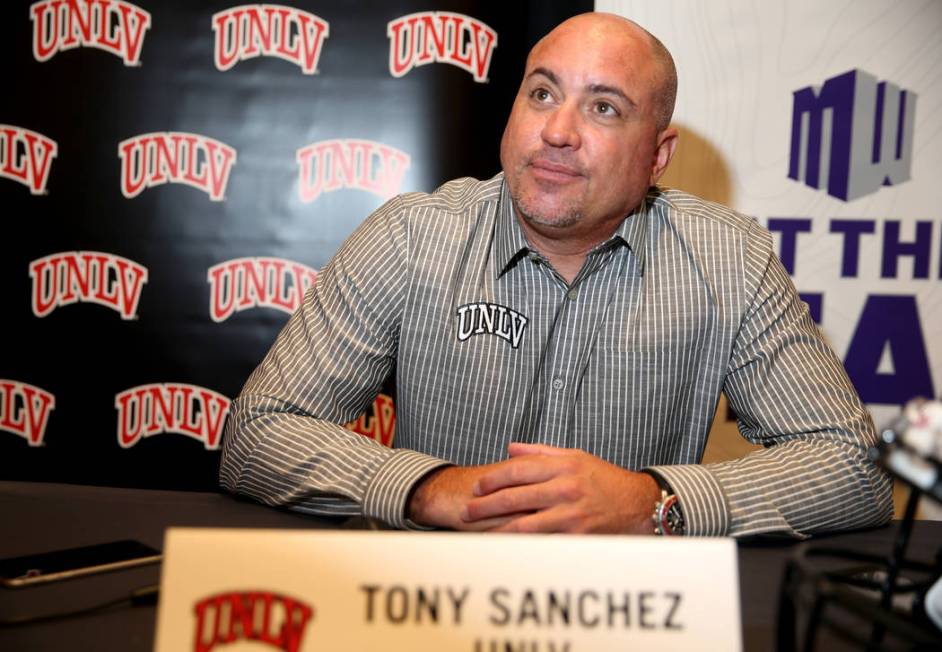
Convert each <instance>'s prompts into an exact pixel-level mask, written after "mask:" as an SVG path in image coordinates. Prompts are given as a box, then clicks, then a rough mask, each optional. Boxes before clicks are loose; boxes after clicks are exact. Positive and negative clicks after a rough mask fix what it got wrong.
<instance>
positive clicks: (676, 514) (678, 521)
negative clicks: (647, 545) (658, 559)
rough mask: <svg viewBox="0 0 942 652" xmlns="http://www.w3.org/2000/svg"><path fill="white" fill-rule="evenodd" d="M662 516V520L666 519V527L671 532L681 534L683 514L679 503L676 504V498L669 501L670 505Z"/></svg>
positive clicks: (682, 530)
mask: <svg viewBox="0 0 942 652" xmlns="http://www.w3.org/2000/svg"><path fill="white" fill-rule="evenodd" d="M664 516H665V518H664V520H665V521H666V523H667V527H668V529H669V530H670V533H671V534H683V532H684V515H683V514H682V513H681V511H680V504H678V502H677V499H676V498H675V499H674V501H673V502H672V503H671V506H670V507H669V508H668V510H667V514H665V515H664Z"/></svg>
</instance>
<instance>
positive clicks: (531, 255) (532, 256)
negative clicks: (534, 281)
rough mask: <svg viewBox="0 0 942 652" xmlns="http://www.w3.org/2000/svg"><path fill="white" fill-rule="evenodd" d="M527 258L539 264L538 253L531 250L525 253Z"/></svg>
mask: <svg viewBox="0 0 942 652" xmlns="http://www.w3.org/2000/svg"><path fill="white" fill-rule="evenodd" d="M527 258H529V259H530V260H532V261H533V263H534V264H536V265H539V264H540V263H541V262H542V261H541V260H540V254H538V253H536V252H535V251H531V252H530V253H528V254H527Z"/></svg>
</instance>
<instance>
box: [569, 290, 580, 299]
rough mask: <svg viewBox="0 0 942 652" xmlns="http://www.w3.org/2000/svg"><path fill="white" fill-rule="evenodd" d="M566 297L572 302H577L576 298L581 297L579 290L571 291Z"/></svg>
mask: <svg viewBox="0 0 942 652" xmlns="http://www.w3.org/2000/svg"><path fill="white" fill-rule="evenodd" d="M566 296H567V297H569V298H570V299H571V300H575V298H576V297H577V296H579V290H569V292H567V293H566Z"/></svg>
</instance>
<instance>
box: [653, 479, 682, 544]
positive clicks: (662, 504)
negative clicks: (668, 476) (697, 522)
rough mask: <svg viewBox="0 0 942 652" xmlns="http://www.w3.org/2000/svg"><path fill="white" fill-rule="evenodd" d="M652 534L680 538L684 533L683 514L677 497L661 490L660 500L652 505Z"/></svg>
mask: <svg viewBox="0 0 942 652" xmlns="http://www.w3.org/2000/svg"><path fill="white" fill-rule="evenodd" d="M651 520H653V521H654V534H660V535H661V536H680V535H682V534H683V533H684V513H683V512H682V511H681V509H680V503H679V502H678V501H677V496H675V495H674V494H671V493H668V492H667V491H666V490H664V489H661V499H660V500H659V501H658V502H657V503H655V505H654V514H653V515H652V516H651Z"/></svg>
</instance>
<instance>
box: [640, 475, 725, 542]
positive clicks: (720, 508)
mask: <svg viewBox="0 0 942 652" xmlns="http://www.w3.org/2000/svg"><path fill="white" fill-rule="evenodd" d="M644 470H645V471H648V472H650V473H653V474H655V475H657V476H658V477H660V478H661V479H663V480H664V481H665V482H666V483H667V484H668V485H670V488H671V491H672V492H673V494H674V495H675V496H677V501H678V502H679V503H680V509H681V511H682V512H683V514H684V527H685V532H686V534H687V535H688V536H696V537H722V536H726V535H727V533H728V532H729V507H728V506H727V505H726V496H725V494H724V493H723V490H722V489H721V488H720V485H719V483H718V482H717V481H716V478H714V477H713V474H711V473H710V472H709V471H708V470H707V469H706V468H704V467H703V466H700V465H694V464H678V465H672V466H652V467H648V468H646V469H644Z"/></svg>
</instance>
